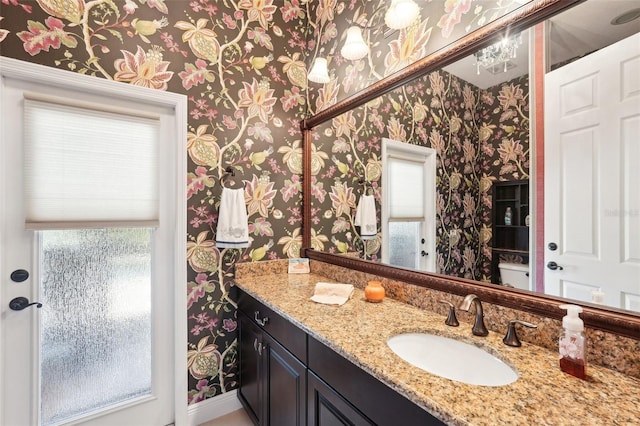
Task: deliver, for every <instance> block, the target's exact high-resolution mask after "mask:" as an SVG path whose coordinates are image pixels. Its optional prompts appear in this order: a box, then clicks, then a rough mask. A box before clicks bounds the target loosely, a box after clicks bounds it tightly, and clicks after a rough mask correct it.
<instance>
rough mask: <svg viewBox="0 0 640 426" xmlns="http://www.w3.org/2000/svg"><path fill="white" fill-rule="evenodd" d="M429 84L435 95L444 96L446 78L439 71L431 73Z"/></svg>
mask: <svg viewBox="0 0 640 426" xmlns="http://www.w3.org/2000/svg"><path fill="white" fill-rule="evenodd" d="M429 84H430V87H431V92H432V93H433V96H442V94H443V93H444V80H443V79H442V76H441V75H440V72H439V71H435V72H432V73H430V74H429Z"/></svg>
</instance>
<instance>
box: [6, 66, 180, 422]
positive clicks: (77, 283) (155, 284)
mask: <svg viewBox="0 0 640 426" xmlns="http://www.w3.org/2000/svg"><path fill="white" fill-rule="evenodd" d="M3 65H4V64H3ZM30 66H31V65H29V64H20V65H18V67H17V68H16V67H11V70H12V71H11V73H14V71H15V70H16V69H18V70H20V72H21V73H22V74H24V75H29V71H33V74H32V75H33V76H36V75H38V74H39V73H40V74H42V73H47V72H49V70H47V69H38V70H30ZM43 68H44V67H43ZM5 71H6V68H5V69H3V78H2V81H1V83H2V99H1V100H2V102H1V110H2V112H3V114H2V119H3V123H2V132H1V134H0V167H1V169H0V184H1V186H2V194H1V195H0V237H1V240H0V254H1V255H2V256H1V258H2V259H1V261H0V304H1V306H0V312H1V324H0V342H1V343H2V348H1V351H0V361H1V368H0V378H1V384H0V386H1V387H0V424H2V425H7V426H21V425H25V426H32V425H63V424H64V425H66V424H83V425H136V426H137V425H166V424H170V423H172V422H174V420H175V419H176V417H175V416H176V409H175V404H174V396H175V380H174V369H175V358H174V357H175V344H174V342H175V340H174V319H175V317H174V310H175V308H174V303H173V300H174V279H175V277H176V273H175V267H174V262H175V261H176V257H175V254H174V247H175V243H176V239H175V232H176V229H175V226H176V221H175V219H176V212H175V210H176V206H180V205H181V204H180V203H178V202H177V201H176V198H175V195H176V194H174V193H173V190H172V189H168V190H167V191H165V195H166V196H165V195H160V201H159V204H160V213H159V214H160V225H159V226H157V227H141V228H131V227H127V226H126V225H125V226H123V227H116V228H102V229H100V228H99V229H73V230H43V231H33V230H25V205H24V204H25V203H24V188H23V183H24V182H23V178H24V175H23V172H24V170H25V164H24V163H25V161H24V160H25V158H24V157H25V155H24V143H23V136H24V132H23V118H24V115H23V113H22V105H23V104H24V100H23V99H24V97H23V96H24V95H23V93H24V92H25V91H28V92H32V93H36V94H37V93H41V94H42V93H46V94H47V96H56V97H57V98H56V99H62V98H67V99H72V100H73V101H72V102H76V101H81V102H89V101H95V98H93V97H92V96H94V95H95V93H91V90H88V87H87V86H86V85H84V84H82V83H83V82H84V83H86V80H82V78H85V77H83V76H81V77H80V78H81V80H80V81H79V82H78V81H75V82H74V81H71V82H70V83H69V85H70V86H71V87H53V86H51V87H50V86H48V85H47V83H42V82H40V83H32V82H31V81H29V79H28V78H25V80H24V81H22V80H20V81H18V80H14V79H13V78H11V77H7V75H10V74H11V73H10V72H8V71H6V73H5ZM57 71H58V70H53V71H51V72H52V73H53V74H52V75H48V77H49V78H50V80H51V81H58V82H59V81H60V79H58V78H57V77H60V76H61V74H56V72H57ZM63 73H65V74H64V77H63V79H64V78H66V76H70V77H71V76H74V75H73V73H68V72H64V71H63ZM12 76H15V74H13V75H12ZM34 78H37V77H34ZM45 80H46V79H45ZM71 80H73V77H71ZM43 84H44V85H43ZM108 84H116V83H108V82H105V83H102V82H101V83H100V85H108ZM74 87H75V88H76V89H77V90H78V91H77V92H73V88H74ZM114 90H115V91H117V90H118V89H117V87H116V88H115V89H114ZM134 90H137V89H134ZM107 93H108V92H107ZM101 103H102V104H103V105H110V106H116V105H117V104H118V98H117V96H114V97H113V99H103V100H102V102H101ZM138 108H139V106H138ZM161 109H163V107H158V108H157V110H158V111H159V110H161ZM8 111H11V114H9V113H8ZM163 114H166V116H164V118H160V119H159V121H160V122H161V123H162V124H160V129H161V131H160V132H159V134H161V135H162V133H163V132H162V131H164V132H166V134H167V135H174V137H175V136H176V133H175V132H173V130H172V129H173V128H172V127H171V128H169V127H165V126H166V125H167V123H170V122H171V118H170V117H172V116H173V114H174V112H173V111H171V110H170V109H167V110H166V112H160V115H163ZM9 117H12V118H11V119H9ZM171 126H173V125H172V124H171ZM91 131H95V129H91ZM89 133H90V132H89ZM161 139H162V140H164V142H167V141H169V143H170V144H173V142H172V141H171V139H173V140H175V139H174V138H172V137H171V136H166V137H165V136H161ZM88 143H89V142H88ZM179 146H180V147H182V146H183V145H182V144H179ZM175 155H176V154H175V152H174V150H173V149H172V148H169V149H163V148H160V155H159V157H160V158H159V164H160V165H164V166H166V167H167V168H166V169H164V170H163V171H164V173H161V175H162V176H160V182H159V184H160V185H163V186H164V187H165V188H175V187H176V185H175V182H176V180H177V179H176V180H174V179H175V178H176V171H177V169H179V167H176V166H175V164H176V163H175ZM172 163H173V165H172ZM113 166H114V167H119V166H121V165H115V164H114V165H113ZM123 173H126V171H124V170H123ZM87 178H88V179H90V176H87ZM161 194H162V191H161ZM182 251H184V250H182ZM182 265H184V262H181V264H180V266H182ZM21 270H22V271H26V272H27V273H28V276H27V274H25V273H24V272H23V273H20V272H15V273H14V271H21ZM178 275H179V274H178ZM185 282H186V281H185ZM21 298H26V299H28V301H29V303H37V302H40V303H42V306H41V307H38V306H37V305H29V306H27V307H26V308H24V309H21V308H22V307H23V305H24V304H25V303H26V301H25V299H21ZM185 317H186V314H185ZM185 330H186V329H185ZM183 351H184V350H183ZM184 371H186V370H182V371H181V373H183V372H184ZM185 392H186V391H185ZM182 396H184V397H186V396H185V393H183V394H182ZM185 404H186V403H185Z"/></svg>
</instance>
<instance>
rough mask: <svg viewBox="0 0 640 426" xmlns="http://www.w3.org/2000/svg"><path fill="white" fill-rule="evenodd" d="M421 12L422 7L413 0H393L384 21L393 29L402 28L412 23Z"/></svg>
mask: <svg viewBox="0 0 640 426" xmlns="http://www.w3.org/2000/svg"><path fill="white" fill-rule="evenodd" d="M419 14H420V8H419V7H418V5H417V4H416V3H415V2H414V1H413V0H392V1H391V6H389V9H388V10H387V13H386V14H385V16H384V23H385V24H387V27H389V28H391V29H393V30H401V29H403V28H406V27H408V26H409V25H411V24H412V23H413V22H414V21H415V20H416V18H417V17H418V15H419Z"/></svg>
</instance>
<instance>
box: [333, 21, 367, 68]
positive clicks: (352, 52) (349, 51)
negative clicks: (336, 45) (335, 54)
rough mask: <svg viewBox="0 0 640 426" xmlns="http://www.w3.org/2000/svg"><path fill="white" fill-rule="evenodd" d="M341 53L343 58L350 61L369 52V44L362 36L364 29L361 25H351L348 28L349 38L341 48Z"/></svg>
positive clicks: (360, 57)
mask: <svg viewBox="0 0 640 426" xmlns="http://www.w3.org/2000/svg"><path fill="white" fill-rule="evenodd" d="M340 54H341V55H342V57H343V58H345V59H348V60H350V61H357V60H358V59H362V58H364V57H365V56H367V54H369V46H368V45H367V43H365V42H364V39H363V38H362V29H361V28H360V27H358V26H353V27H349V29H348V30H347V39H346V40H345V42H344V46H342V49H340Z"/></svg>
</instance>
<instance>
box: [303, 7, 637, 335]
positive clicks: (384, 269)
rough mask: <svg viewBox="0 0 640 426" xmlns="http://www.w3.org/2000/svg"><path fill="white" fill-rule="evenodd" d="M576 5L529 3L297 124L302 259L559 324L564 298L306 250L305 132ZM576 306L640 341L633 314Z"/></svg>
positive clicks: (588, 318) (591, 321)
mask: <svg viewBox="0 0 640 426" xmlns="http://www.w3.org/2000/svg"><path fill="white" fill-rule="evenodd" d="M582 1H584V0H539V1H536V0H534V1H532V2H531V3H529V4H526V5H524V6H522V7H521V8H519V9H517V10H515V11H514V12H512V13H510V14H508V15H505V16H503V17H502V18H499V19H498V20H496V21H494V22H492V23H490V24H488V25H485V26H484V27H482V28H480V29H478V30H476V31H474V32H472V33H470V34H468V35H466V36H465V37H463V38H461V39H459V40H458V41H457V42H455V43H453V44H451V45H449V46H447V47H445V48H443V49H441V50H439V51H436V52H435V53H433V54H430V55H428V56H426V57H424V58H422V59H420V60H419V61H417V62H415V63H413V64H412V65H409V66H407V67H406V68H404V69H403V70H401V71H399V72H397V73H395V74H393V75H391V76H389V77H386V78H384V79H382V80H380V81H378V82H376V83H374V84H373V85H371V86H369V87H368V88H366V89H364V90H362V91H360V92H358V93H356V94H354V95H352V96H350V97H348V98H346V99H344V100H342V101H340V102H338V103H336V104H334V105H332V106H330V107H328V108H326V109H325V110H323V111H321V112H319V113H318V114H316V115H314V116H312V117H309V118H307V119H305V120H303V121H302V122H301V130H302V135H303V182H302V187H303V192H302V194H303V203H302V209H303V211H302V213H303V214H302V247H303V249H302V255H303V256H305V257H308V258H310V259H313V260H318V261H321V262H325V263H329V264H333V265H337V266H341V267H345V268H349V269H354V270H357V271H361V272H365V273H368V274H373V275H377V276H381V277H384V278H388V279H392V280H398V281H403V282H407V283H411V284H414V285H418V286H421V287H426V288H430V289H434V290H439V291H444V292H447V293H451V294H457V295H461V296H464V295H467V294H469V293H474V294H476V295H478V296H479V297H480V299H482V300H483V301H486V302H488V303H492V304H496V305H501V306H505V307H508V308H513V309H517V310H521V311H525V312H530V313H532V314H536V315H541V316H544V317H548V318H554V319H558V320H559V319H561V318H562V316H563V315H564V311H563V310H561V309H560V308H559V307H558V305H559V304H560V303H563V302H564V303H566V299H562V298H559V297H552V296H547V295H542V294H538V293H534V292H530V291H525V290H518V289H513V288H505V287H501V286H497V285H493V284H486V283H481V282H478V281H471V280H467V279H463V278H454V277H447V276H444V275H439V274H432V273H424V272H417V271H413V270H409V269H403V268H397V267H394V266H389V265H382V264H379V263H374V262H371V261H366V260H362V259H357V258H352V257H347V256H340V255H335V254H329V253H323V252H317V251H315V250H313V249H311V248H309V247H311V197H310V196H309V195H308V194H311V142H312V141H311V131H312V130H313V128H314V127H316V126H318V125H319V124H322V123H324V122H327V121H329V120H331V119H333V118H335V117H337V116H339V115H341V114H343V113H345V112H347V111H349V110H351V109H353V108H356V107H358V106H361V105H363V104H365V103H367V102H369V101H371V100H373V99H375V98H377V97H379V96H381V95H383V94H385V93H387V92H389V91H391V90H393V89H396V88H398V87H400V86H402V85H404V84H406V83H408V82H410V81H412V80H414V79H416V78H417V77H420V76H422V75H425V74H427V73H429V72H431V71H434V70H436V69H438V68H441V67H443V66H446V65H449V64H451V63H453V62H455V61H457V60H459V59H461V58H463V57H465V56H468V55H470V54H472V53H473V52H476V51H478V50H479V49H482V48H484V47H486V46H489V45H490V44H492V43H493V42H495V40H496V38H497V37H499V36H500V34H501V33H503V32H504V31H505V30H509V32H512V33H517V32H519V31H521V30H524V29H526V28H529V27H532V26H533V25H535V24H537V23H539V22H542V21H544V20H546V19H547V18H549V17H551V16H553V15H555V14H556V13H559V12H560V11H562V10H565V9H568V8H570V7H573V6H575V5H576V4H578V3H581V2H582ZM581 305H582V306H583V307H584V311H583V314H582V317H583V319H584V322H585V325H586V326H587V327H590V328H594V329H599V330H603V331H606V332H610V333H614V334H618V335H622V336H626V337H631V338H634V339H640V316H637V315H634V314H633V313H631V312H630V311H625V310H618V309H613V308H606V309H603V308H602V307H599V306H597V305H593V304H589V303H581Z"/></svg>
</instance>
